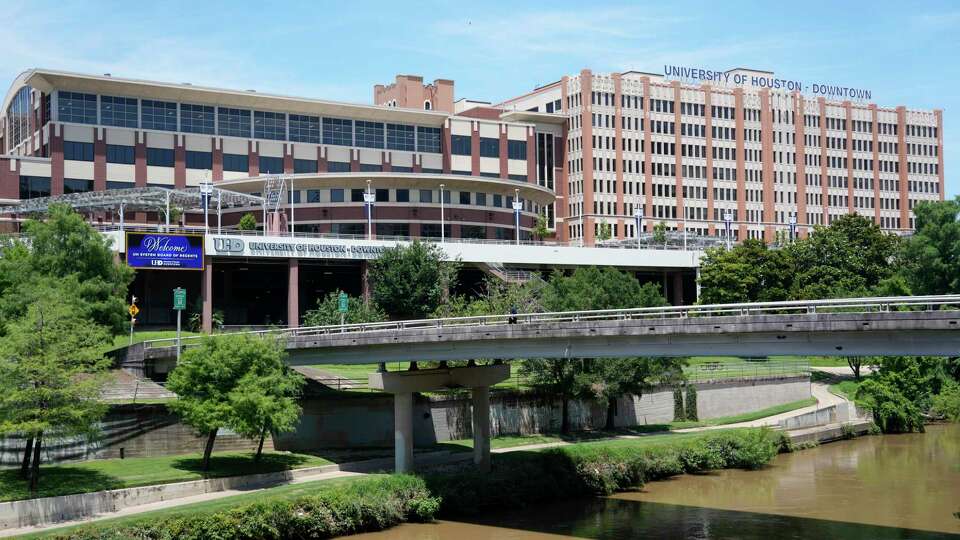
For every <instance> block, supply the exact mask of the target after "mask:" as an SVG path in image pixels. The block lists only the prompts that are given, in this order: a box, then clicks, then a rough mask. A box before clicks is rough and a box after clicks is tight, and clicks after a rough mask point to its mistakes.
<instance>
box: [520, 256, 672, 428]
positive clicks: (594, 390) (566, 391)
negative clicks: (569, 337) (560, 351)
mask: <svg viewBox="0 0 960 540" xmlns="http://www.w3.org/2000/svg"><path fill="white" fill-rule="evenodd" d="M541 297H542V300H541V301H542V305H543V308H544V309H545V310H547V311H583V310H592V309H623V308H634V307H652V306H663V305H667V302H666V300H665V299H664V298H663V295H662V294H661V293H660V288H659V286H658V285H656V284H654V283H647V284H644V285H640V282H639V281H637V279H636V278H634V277H633V276H632V275H630V274H628V273H626V272H621V271H619V270H617V269H615V268H611V267H605V268H597V267H593V266H591V267H584V268H578V269H577V270H576V271H574V272H573V273H572V274H570V275H569V276H567V275H564V274H562V273H560V272H554V273H553V274H552V275H551V276H550V280H549V281H548V283H547V286H546V287H545V288H544V289H543V291H542V294H541ZM678 365H679V360H676V359H662V360H661V359H658V360H652V359H647V358H627V359H582V358H581V359H568V358H555V359H541V360H527V361H526V362H524V365H523V366H522V367H521V373H524V374H526V375H527V376H528V377H529V379H530V383H531V384H532V385H533V386H534V387H539V388H540V389H541V390H544V391H546V392H549V393H552V394H554V395H556V396H557V397H558V398H559V399H560V401H561V431H563V432H566V431H567V430H568V429H569V418H568V412H569V400H570V399H573V398H575V397H578V396H584V397H594V398H596V399H598V400H600V401H601V402H603V403H606V405H607V425H608V426H612V425H613V421H614V416H615V414H616V408H617V399H619V398H620V397H622V396H623V395H626V394H628V393H635V394H640V393H641V392H642V391H643V389H644V388H646V387H647V386H649V385H650V384H651V383H652V382H653V381H654V380H657V379H658V378H661V377H666V376H667V374H668V373H675V372H676V371H678V368H677V366H678Z"/></svg>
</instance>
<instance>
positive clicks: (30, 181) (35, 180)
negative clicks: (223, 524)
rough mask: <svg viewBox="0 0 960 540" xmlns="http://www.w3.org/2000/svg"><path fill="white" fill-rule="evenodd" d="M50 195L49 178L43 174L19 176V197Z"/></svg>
mask: <svg viewBox="0 0 960 540" xmlns="http://www.w3.org/2000/svg"><path fill="white" fill-rule="evenodd" d="M49 196H50V179H49V178H46V177H44V176H21V177H20V198H21V199H36V198H38V197H49Z"/></svg>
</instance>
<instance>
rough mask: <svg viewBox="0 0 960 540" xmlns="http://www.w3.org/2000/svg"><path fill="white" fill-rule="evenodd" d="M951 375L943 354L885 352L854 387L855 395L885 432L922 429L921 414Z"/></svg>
mask: <svg viewBox="0 0 960 540" xmlns="http://www.w3.org/2000/svg"><path fill="white" fill-rule="evenodd" d="M952 380H953V379H952V378H951V377H950V375H949V373H948V371H947V363H946V362H945V360H944V359H943V358H936V357H927V356H887V357H884V358H883V362H882V363H881V365H880V369H879V371H877V372H876V373H875V374H874V375H873V376H871V377H869V378H867V379H865V380H864V381H863V382H862V383H860V386H859V387H858V388H857V394H856V399H857V401H859V402H860V403H862V404H863V405H865V406H866V407H867V408H869V409H870V411H871V412H872V413H873V418H874V421H876V422H877V425H879V426H880V429H881V430H883V431H884V432H885V433H899V432H909V431H923V421H924V414H925V413H926V412H927V411H929V410H930V409H931V407H932V406H933V399H934V397H935V396H937V395H938V394H940V393H941V391H942V389H943V388H944V387H945V386H946V385H948V384H949V383H950V382H951V381H952Z"/></svg>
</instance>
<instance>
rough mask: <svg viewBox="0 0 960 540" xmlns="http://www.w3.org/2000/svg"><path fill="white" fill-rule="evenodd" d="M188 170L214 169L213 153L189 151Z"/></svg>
mask: <svg viewBox="0 0 960 540" xmlns="http://www.w3.org/2000/svg"><path fill="white" fill-rule="evenodd" d="M187 168H188V169H212V168H213V153H212V152H197V151H194V150H187Z"/></svg>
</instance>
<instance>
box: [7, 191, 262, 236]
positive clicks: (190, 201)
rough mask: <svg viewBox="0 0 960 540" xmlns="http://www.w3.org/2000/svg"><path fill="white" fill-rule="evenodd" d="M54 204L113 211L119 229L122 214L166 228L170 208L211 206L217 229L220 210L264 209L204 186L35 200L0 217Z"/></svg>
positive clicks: (256, 199)
mask: <svg viewBox="0 0 960 540" xmlns="http://www.w3.org/2000/svg"><path fill="white" fill-rule="evenodd" d="M205 198H206V201H205ZM54 204H66V205H68V206H70V207H71V208H74V209H76V210H79V211H82V212H116V213H117V214H119V216H120V227H121V228H123V215H124V212H162V213H163V214H164V216H165V220H166V225H167V226H168V227H169V226H170V209H171V207H174V208H178V209H180V210H183V211H185V212H186V211H191V210H202V211H204V212H209V210H210V207H211V206H213V205H215V208H216V211H217V229H218V230H219V229H220V214H221V211H222V210H223V209H224V208H238V207H240V208H249V207H251V206H260V207H262V208H263V211H264V213H266V210H267V208H266V204H265V200H264V198H263V197H260V196H258V195H250V194H247V193H238V192H236V191H229V190H226V189H220V188H216V187H213V186H211V185H207V186H206V187H205V188H201V187H192V188H182V189H166V188H160V187H138V188H128V189H109V190H106V191H87V192H84V193H69V194H66V195H56V196H52V197H38V198H36V199H26V200H23V201H21V202H20V203H19V204H15V205H11V206H3V207H0V215H2V214H8V215H9V214H14V215H20V214H26V215H30V214H42V213H45V212H47V211H48V210H49V209H50V206H52V205H54ZM264 221H266V219H264ZM204 222H206V219H204Z"/></svg>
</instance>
